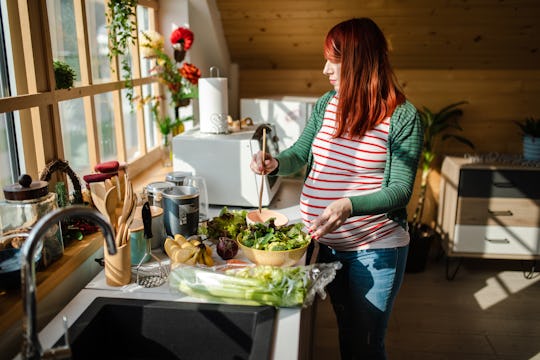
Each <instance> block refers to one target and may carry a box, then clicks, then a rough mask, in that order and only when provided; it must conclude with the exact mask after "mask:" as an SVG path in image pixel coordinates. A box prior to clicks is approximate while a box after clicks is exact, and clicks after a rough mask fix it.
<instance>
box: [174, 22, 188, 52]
mask: <svg viewBox="0 0 540 360" xmlns="http://www.w3.org/2000/svg"><path fill="white" fill-rule="evenodd" d="M171 44H172V45H173V47H174V48H175V49H176V48H177V47H180V49H178V50H186V51H187V50H189V48H190V47H191V44H193V32H192V31H191V30H189V29H188V28H184V27H179V28H177V29H176V30H174V31H173V32H172V33H171Z"/></svg>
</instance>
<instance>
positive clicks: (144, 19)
mask: <svg viewBox="0 0 540 360" xmlns="http://www.w3.org/2000/svg"><path fill="white" fill-rule="evenodd" d="M137 26H138V27H139V28H138V34H139V35H138V36H140V34H141V32H142V31H146V30H149V29H150V18H149V11H148V8H147V7H144V6H137ZM139 41H140V40H139ZM139 54H140V52H139ZM139 61H140V63H141V76H142V77H146V76H150V69H151V67H152V61H153V60H151V59H146V58H144V57H143V56H142V55H141V56H140V60H139Z"/></svg>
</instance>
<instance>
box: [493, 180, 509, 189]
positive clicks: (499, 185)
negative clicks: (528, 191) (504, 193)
mask: <svg viewBox="0 0 540 360" xmlns="http://www.w3.org/2000/svg"><path fill="white" fill-rule="evenodd" d="M493 186H495V187H500V188H513V187H514V184H512V183H511V182H506V181H505V182H499V181H496V182H493Z"/></svg>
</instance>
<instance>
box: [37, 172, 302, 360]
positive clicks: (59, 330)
mask: <svg viewBox="0 0 540 360" xmlns="http://www.w3.org/2000/svg"><path fill="white" fill-rule="evenodd" d="M301 186H302V183H301V181H299V180H296V179H284V182H283V183H282V185H281V187H280V189H279V191H278V193H277V194H276V195H275V197H274V199H273V201H272V204H271V206H269V208H271V209H276V210H279V211H280V212H282V213H283V214H285V215H286V216H287V217H288V218H289V222H290V223H295V222H298V221H300V211H299V206H298V200H299V195H300V189H301ZM221 208H222V207H211V209H210V216H216V215H217V214H218V213H219V211H220V210H221ZM97 297H113V298H128V299H145V300H158V301H159V300H164V301H181V302H206V301H205V300H202V299H198V298H194V297H190V296H186V295H184V294H182V293H178V292H175V291H173V290H171V289H170V288H169V286H168V283H165V284H163V285H161V286H160V287H156V288H143V287H141V286H138V285H136V284H134V283H131V284H129V285H126V286H122V287H112V286H109V285H107V284H106V282H105V275H104V272H103V271H101V272H100V273H99V274H98V275H97V276H95V277H94V279H93V280H92V281H90V282H89V283H88V284H87V285H86V287H85V288H84V289H83V290H81V291H80V292H79V293H78V294H77V295H76V296H75V297H74V298H73V299H72V300H71V301H70V302H69V303H68V305H67V306H66V307H65V308H64V309H62V311H60V312H59V313H58V314H57V315H56V316H55V317H54V318H53V320H52V321H51V322H49V323H48V324H47V326H45V328H44V329H43V330H42V331H41V332H40V333H39V339H40V342H41V345H42V347H43V348H45V349H46V348H50V347H52V345H53V344H54V343H55V342H56V341H57V340H58V339H59V338H60V337H61V336H62V335H63V333H64V325H63V317H64V316H66V317H67V321H68V326H71V325H72V324H73V323H74V322H75V321H76V320H77V318H78V317H79V316H80V315H81V314H82V313H83V312H84V310H85V309H86V308H87V307H88V306H89V305H90V303H92V301H93V300H94V299H95V298H97ZM303 313H304V311H303V310H302V308H279V310H278V313H277V317H278V318H277V320H278V321H277V322H276V325H275V339H274V348H273V358H274V359H276V360H277V359H279V360H287V359H291V360H292V359H298V358H299V357H301V356H300V351H301V347H302V341H301V340H302V337H301V336H300V333H301V328H302V326H301V325H302V324H301V323H302V321H301V320H302V318H301V315H302V314H303Z"/></svg>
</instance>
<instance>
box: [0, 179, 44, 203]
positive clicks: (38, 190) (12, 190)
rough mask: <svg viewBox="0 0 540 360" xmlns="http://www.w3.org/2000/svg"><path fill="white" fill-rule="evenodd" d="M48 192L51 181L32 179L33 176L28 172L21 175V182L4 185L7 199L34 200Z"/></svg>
mask: <svg viewBox="0 0 540 360" xmlns="http://www.w3.org/2000/svg"><path fill="white" fill-rule="evenodd" d="M48 193H49V183H48V182H47V181H32V177H31V176H30V175H28V174H23V175H21V176H19V183H17V184H11V185H6V186H4V198H5V199H6V200H15V201H21V200H33V199H39V198H40V197H43V196H45V195H47V194H48Z"/></svg>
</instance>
